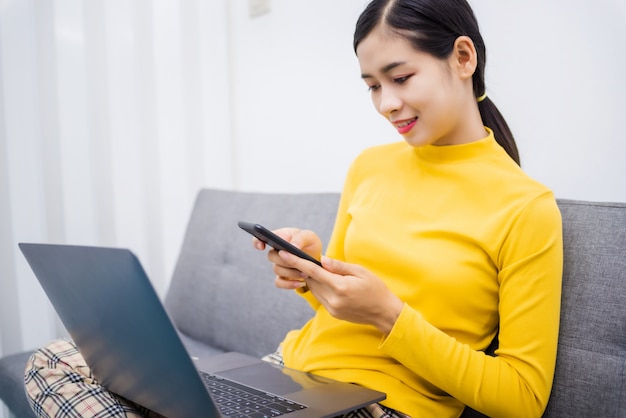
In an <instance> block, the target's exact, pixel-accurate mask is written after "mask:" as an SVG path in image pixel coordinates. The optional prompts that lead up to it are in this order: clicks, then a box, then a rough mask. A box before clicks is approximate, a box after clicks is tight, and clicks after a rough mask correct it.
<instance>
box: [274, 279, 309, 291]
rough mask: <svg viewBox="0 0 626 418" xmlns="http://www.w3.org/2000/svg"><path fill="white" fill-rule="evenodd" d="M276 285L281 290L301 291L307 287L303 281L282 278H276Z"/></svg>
mask: <svg viewBox="0 0 626 418" xmlns="http://www.w3.org/2000/svg"><path fill="white" fill-rule="evenodd" d="M274 284H275V285H276V287H278V288H280V289H287V290H295V289H300V288H302V287H305V286H306V282H305V281H304V280H303V279H299V280H291V279H287V278H285V277H281V276H276V279H275V280H274Z"/></svg>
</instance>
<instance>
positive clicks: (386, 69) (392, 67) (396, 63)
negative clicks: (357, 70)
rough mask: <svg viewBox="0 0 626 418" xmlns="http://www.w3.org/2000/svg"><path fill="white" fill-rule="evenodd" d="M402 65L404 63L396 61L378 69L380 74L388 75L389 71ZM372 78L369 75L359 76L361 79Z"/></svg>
mask: <svg viewBox="0 0 626 418" xmlns="http://www.w3.org/2000/svg"><path fill="white" fill-rule="evenodd" d="M402 64H406V63H405V62H404V61H397V62H392V63H389V64H387V65H385V66H384V67H383V68H381V69H380V72H381V73H383V74H386V73H388V72H389V71H391V70H393V69H394V68H396V67H398V66H400V65H402ZM373 77H374V76H372V75H370V74H365V73H363V74H361V78H364V79H365V78H373Z"/></svg>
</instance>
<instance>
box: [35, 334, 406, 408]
mask: <svg viewBox="0 0 626 418" xmlns="http://www.w3.org/2000/svg"><path fill="white" fill-rule="evenodd" d="M263 359H264V360H265V361H269V362H272V363H274V364H282V363H283V361H282V356H281V355H280V352H276V353H273V354H270V355H268V356H265V357H264V358H263ZM24 383H25V389H26V395H27V398H28V401H29V402H30V405H31V408H32V409H33V411H34V412H35V414H36V415H37V416H38V417H45V418H81V417H94V418H123V417H127V418H140V417H147V418H164V417H162V416H161V415H159V414H156V413H155V412H153V411H150V410H148V409H146V408H144V407H142V406H139V405H137V404H135V403H133V402H131V401H129V400H127V399H124V398H122V397H121V396H119V395H117V394H113V393H111V392H109V391H108V390H106V389H105V388H104V387H102V386H101V385H100V384H99V383H98V381H97V380H96V379H95V378H94V376H93V375H92V373H91V369H90V368H89V366H87V364H86V363H85V360H84V359H83V357H82V356H81V355H80V353H79V352H78V349H77V348H76V346H75V345H74V343H73V342H71V341H67V340H57V341H53V342H52V343H50V344H49V345H47V346H46V347H43V348H40V349H38V350H36V351H35V352H34V353H33V355H32V356H31V357H30V359H29V361H28V363H27V364H26V370H25V376H24ZM341 418H407V417H406V415H402V414H399V413H397V412H396V411H394V410H392V409H389V408H386V407H384V406H382V405H378V404H372V405H368V406H367V407H365V408H362V409H359V410H357V411H353V412H350V413H349V414H347V415H343V416H342V417H341Z"/></svg>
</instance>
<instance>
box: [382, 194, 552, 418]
mask: <svg viewBox="0 0 626 418" xmlns="http://www.w3.org/2000/svg"><path fill="white" fill-rule="evenodd" d="M561 225H562V224H561V216H560V212H559V210H558V207H557V206H556V203H555V201H554V198H553V196H552V194H551V193H547V194H545V195H543V196H540V197H539V198H537V199H535V200H534V201H533V202H531V203H530V204H529V205H528V206H527V207H526V208H525V210H524V211H523V212H522V213H521V215H519V217H518V219H517V220H516V221H515V222H514V223H513V226H512V227H511V230H510V232H509V234H508V236H507V238H506V239H505V242H504V243H503V246H502V248H501V251H500V254H499V256H498V260H497V264H498V267H499V274H498V281H499V284H500V290H499V306H498V313H499V317H500V318H499V324H500V325H499V326H500V331H499V348H498V349H497V350H496V356H495V357H491V356H488V355H486V354H485V353H483V352H482V351H476V350H474V349H472V348H471V347H469V346H468V345H466V344H462V343H460V342H458V341H456V340H455V339H454V338H452V337H450V336H448V335H447V334H445V333H444V332H442V331H440V330H439V329H437V328H436V327H434V326H433V325H431V324H430V323H428V322H427V321H426V320H425V319H424V318H423V316H422V315H421V314H420V312H418V311H417V310H415V309H413V308H411V307H410V306H408V305H405V306H404V309H403V310H402V313H401V315H400V317H399V318H398V320H397V322H396V324H395V326H394V328H393V330H392V332H391V333H390V334H389V335H388V336H387V337H386V339H384V340H383V342H382V343H381V347H380V348H381V349H382V350H384V351H385V352H386V353H387V354H388V355H390V356H392V357H394V358H395V359H396V360H398V361H399V362H400V363H402V364H404V365H405V366H406V367H407V368H409V369H410V370H411V371H413V372H414V373H416V374H417V375H420V376H422V377H423V378H425V379H426V380H427V381H429V382H431V383H432V384H433V385H435V386H437V387H439V388H440V389H441V390H443V391H445V392H447V393H449V394H450V395H451V396H453V397H455V398H456V399H458V400H459V401H461V402H463V403H464V404H466V405H469V406H470V407H472V408H474V409H476V410H477V411H480V412H482V413H484V414H487V415H489V416H493V417H498V416H503V417H507V416H541V414H542V413H543V411H544V409H545V407H546V405H547V402H548V398H549V395H550V390H551V387H552V380H553V376H554V367H555V362H556V348H557V338H558V330H559V313H560V301H561V278H562V265H563V261H562V260H563V250H562V248H563V247H562V231H561V228H562V226H561ZM468 296H471V295H468Z"/></svg>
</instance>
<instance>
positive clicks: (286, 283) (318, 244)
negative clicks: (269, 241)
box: [253, 228, 322, 290]
mask: <svg viewBox="0 0 626 418" xmlns="http://www.w3.org/2000/svg"><path fill="white" fill-rule="evenodd" d="M273 232H274V233H275V234H277V235H278V236H280V237H281V238H283V239H284V240H285V241H288V242H290V243H291V244H293V245H294V246H296V247H298V248H299V249H301V250H302V251H304V252H305V253H307V254H309V255H310V256H312V257H314V258H315V259H317V260H319V259H320V257H321V255H322V240H321V239H320V237H319V236H318V235H317V234H316V233H315V232H313V231H310V230H308V229H298V228H281V229H276V230H274V231H273ZM253 244H254V247H255V248H256V249H258V250H264V249H265V247H266V244H265V243H264V242H263V241H261V240H259V239H257V238H253ZM267 258H268V260H269V261H270V262H271V263H273V264H274V273H276V280H275V284H276V287H278V288H281V289H291V290H293V289H298V288H302V287H305V286H306V283H305V281H304V276H303V274H302V273H301V272H300V270H297V269H295V268H293V267H292V266H290V265H288V264H287V263H286V262H285V261H284V260H283V259H282V258H281V257H280V256H279V255H278V251H276V250H275V249H273V248H270V251H269V252H268V253H267Z"/></svg>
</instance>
